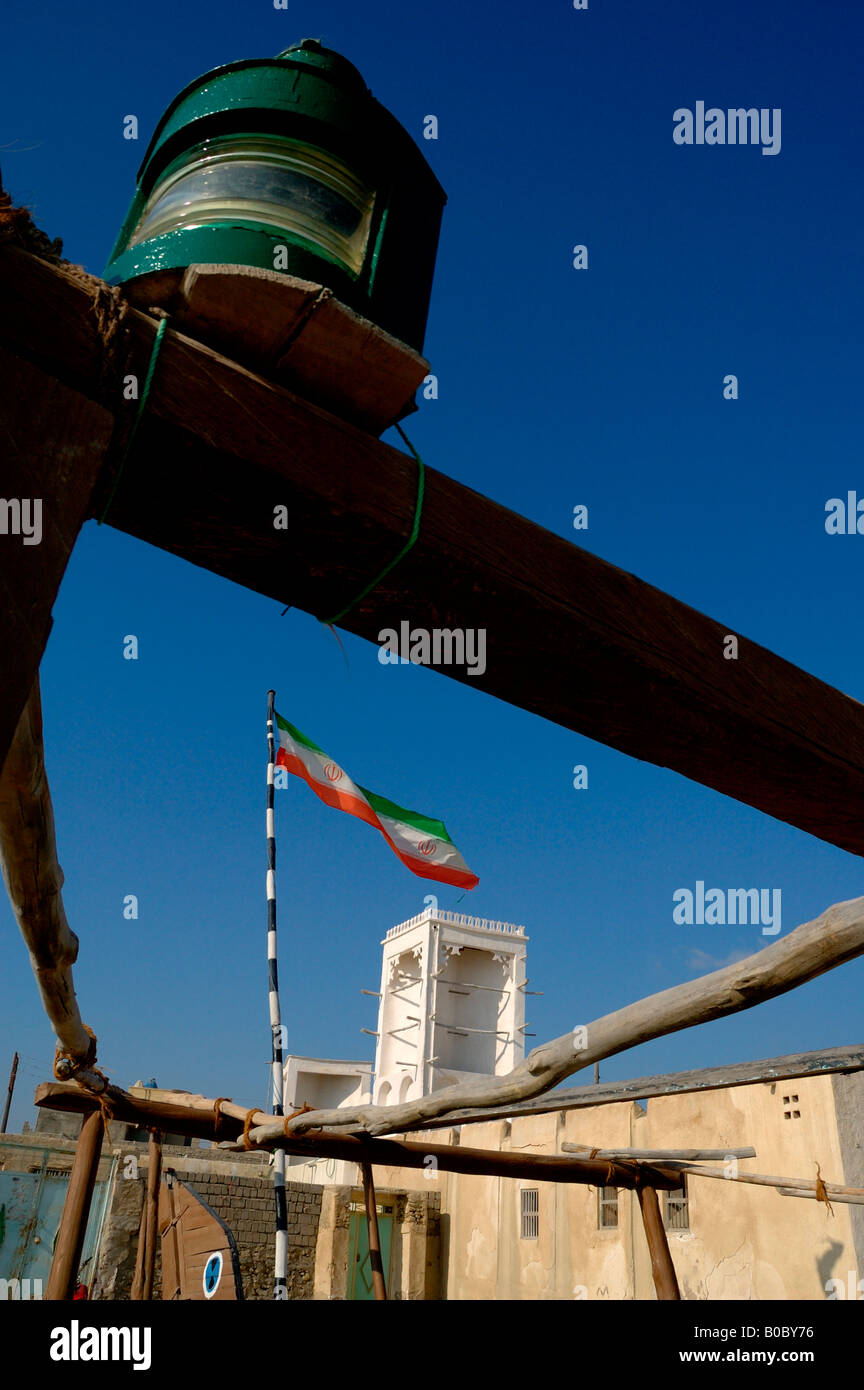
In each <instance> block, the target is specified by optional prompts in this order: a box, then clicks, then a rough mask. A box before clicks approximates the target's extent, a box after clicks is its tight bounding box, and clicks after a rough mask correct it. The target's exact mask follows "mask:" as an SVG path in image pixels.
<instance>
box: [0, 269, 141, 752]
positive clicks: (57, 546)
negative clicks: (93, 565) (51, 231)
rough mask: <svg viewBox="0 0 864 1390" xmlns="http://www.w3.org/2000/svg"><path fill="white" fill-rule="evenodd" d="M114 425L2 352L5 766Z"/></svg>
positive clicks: (1, 728)
mask: <svg viewBox="0 0 864 1390" xmlns="http://www.w3.org/2000/svg"><path fill="white" fill-rule="evenodd" d="M22 254H23V253H22ZM112 424H113V422H112V418H111V415H110V414H109V413H108V411H106V410H104V409H102V408H101V407H100V406H99V405H97V404H95V403H94V402H93V401H91V400H88V399H87V398H86V396H82V395H80V394H78V393H77V392H75V391H72V390H70V389H68V387H66V386H63V385H62V384H61V383H60V382H59V381H57V380H56V379H54V378H53V377H51V376H48V375H46V374H45V373H44V372H42V371H40V370H39V369H38V368H37V367H34V366H33V365H32V364H31V363H29V362H26V361H23V360H22V359H21V358H19V357H17V356H13V355H12V354H10V353H9V352H6V351H3V350H2V349H0V492H2V497H0V653H2V656H0V659H2V664H3V681H2V684H0V768H2V766H3V762H4V760H5V757H6V753H7V751H8V749H9V745H10V743H11V742H12V736H13V734H14V732H15V728H16V725H17V723H18V719H19V717H20V715H21V711H22V710H23V708H24V705H25V703H26V701H27V696H28V695H29V693H30V690H31V688H32V685H33V681H34V679H35V677H36V673H37V671H38V670H39V662H40V661H41V659H42V653H43V651H44V649H45V643H46V642H47V640H48V634H49V632H50V630H51V609H52V607H53V605H54V600H55V598H56V596H57V590H58V589H59V587H60V581H61V579H62V577H63V573H64V571H65V569H66V564H67V562H68V559H69V555H70V553H71V551H72V547H73V545H74V544H75V540H76V537H77V535H78V532H79V530H80V529H81V526H82V525H83V523H84V521H85V520H86V518H87V516H88V515H89V514H90V510H91V497H92V494H93V490H94V487H95V485H96V481H97V477H98V474H99V469H100V466H101V463H102V460H103V458H104V455H105V451H106V449H107V447H108V441H109V439H110V437H111V429H112ZM37 523H38V524H37Z"/></svg>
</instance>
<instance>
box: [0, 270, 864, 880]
mask: <svg viewBox="0 0 864 1390" xmlns="http://www.w3.org/2000/svg"><path fill="white" fill-rule="evenodd" d="M108 293H109V292H108V291H107V288H106V287H105V286H104V285H103V284H102V282H100V281H96V280H93V279H92V278H91V279H88V278H87V277H85V276H83V275H82V274H81V272H80V271H77V272H75V273H74V275H73V274H72V273H71V272H70V271H65V270H63V269H58V268H55V267H53V266H50V265H48V264H46V263H44V262H41V261H38V260H36V259H35V258H34V257H32V256H29V255H28V254H27V253H26V252H23V251H20V250H18V249H16V248H12V247H5V248H3V249H2V250H0V340H3V341H5V342H7V343H12V344H14V345H15V350H16V351H17V352H18V353H19V354H20V355H21V356H26V357H28V358H30V359H32V360H33V361H37V362H39V363H40V364H42V365H43V367H44V368H45V369H46V370H47V371H49V372H50V373H52V374H53V375H54V376H55V377H57V378H58V379H59V380H61V381H62V382H64V383H65V384H66V385H69V386H72V387H73V388H74V389H76V390H80V391H82V392H83V393H84V394H86V395H88V396H90V397H91V398H93V399H98V400H99V401H100V402H103V403H107V404H109V405H110V407H111V409H112V410H113V411H115V412H116V413H117V414H118V415H122V414H123V412H124V410H125V411H126V417H127V418H128V407H127V406H126V405H125V404H124V402H123V401H122V399H121V398H120V392H119V389H118V386H117V385H116V382H117V380H118V379H119V378H118V375H117V372H116V371H114V372H113V373H112V371H111V370H109V369H108V368H110V366H111V364H107V365H106V352H105V348H104V342H103V336H102V335H100V332H99V329H98V326H97V310H98V308H99V306H100V305H103V306H104V304H105V303H106V296H108ZM154 331H155V324H154V322H153V321H152V320H149V319H148V318H146V317H145V316H144V315H142V314H139V313H137V312H136V311H130V312H129V313H128V314H127V316H126V320H125V321H124V327H123V329H122V332H121V333H120V334H118V335H117V338H118V340H119V339H122V343H123V349H122V355H123V357H124V361H125V358H126V357H127V356H128V360H129V361H130V362H132V363H133V364H134V366H133V370H134V372H135V374H136V375H137V376H138V379H139V381H140V380H142V379H143V375H144V372H145V370H146V367H147V363H148V361H149V358H150V351H151V347H152V343H153V336H154ZM112 379H113V381H114V382H115V384H114V385H113V386H109V385H108V384H106V383H108V382H110V381H111V380H112ZM3 394H4V397H5V398H6V404H5V405H4V407H3V408H4V409H6V410H8V409H9V403H8V397H9V392H8V391H4V393H3ZM79 435H80V430H78V429H76V431H75V438H76V440H77V439H78V438H79ZM540 447H542V445H541V446H540ZM416 492H417V466H416V464H415V462H414V460H413V459H411V458H410V457H408V456H406V455H405V454H402V453H399V452H398V451H396V450H394V449H391V448H389V447H388V446H387V445H384V444H382V443H380V442H379V441H377V440H375V439H373V438H372V437H371V436H368V435H365V434H363V433H362V432H361V431H360V430H358V429H356V428H354V427H352V426H350V425H348V424H345V423H343V422H341V421H338V420H336V419H335V418H334V417H332V416H329V415H327V414H325V413H324V412H323V411H321V410H318V409H316V408H314V407H312V406H309V405H306V404H304V403H303V402H302V401H300V400H299V399H297V398H295V397H293V396H292V395H291V394H290V393H289V392H287V391H286V390H284V389H281V388H279V387H277V386H275V385H273V384H271V383H269V382H266V381H263V380H261V379H260V378H258V377H256V376H254V375H253V374H252V373H250V372H248V371H246V370H244V369H243V368H241V367H239V366H237V365H236V364H235V363H232V362H230V361H229V360H227V359H226V358H223V357H220V356H219V355H218V354H217V353H215V352H213V351H211V350H209V349H207V348H205V347H204V346H202V345H200V344H197V343H194V342H193V341H192V340H190V339H187V338H184V337H183V336H182V335H181V334H179V333H175V332H171V331H169V332H168V333H167V334H166V337H165V340H164V342H163V346H162V350H161V357H160V362H159V367H158V370H157V372H156V374H155V378H154V382H153V389H152V394H151V399H150V403H149V406H148V411H147V415H146V419H145V421H144V423H143V425H142V428H141V429H140V430H139V432H138V435H137V437H136V444H135V448H134V450H133V453H132V456H131V457H130V458H129V459H128V460H127V462H126V464H125V467H124V470H123V475H122V477H121V479H120V481H119V485H118V487H117V491H116V495H115V498H114V502H113V505H112V508H111V513H110V516H109V520H110V522H111V524H112V525H114V526H117V527H119V528H120V529H121V530H124V531H126V532H128V533H129V534H130V535H134V536H139V537H140V538H141V539H142V540H146V541H149V542H150V543H151V544H154V545H158V546H160V547H162V548H163V549H165V550H168V551H171V552H172V553H173V554H175V555H179V556H182V557H183V558H185V559H188V560H190V561H192V562H193V563H194V564H198V565H203V566H204V567H206V568H207V569H210V570H212V571H213V572H214V573H217V574H220V575H223V576H225V577H226V578H228V579H233V580H235V581H236V582H237V583H240V584H243V585H245V586H247V587H248V588H251V589H254V590H257V591H258V592H259V593H262V594H266V595H268V596H269V597H271V598H274V599H277V600H278V601H279V602H281V603H286V604H293V605H294V606H296V607H299V608H302V609H304V610H305V611H306V612H308V613H312V614H315V615H317V616H319V617H321V618H330V617H331V616H332V615H334V614H337V613H339V612H340V611H341V610H342V609H343V608H344V607H345V606H346V605H348V604H350V603H351V601H352V600H353V599H355V598H356V596H357V595H358V593H359V592H360V591H361V590H362V589H363V588H364V587H365V586H366V585H367V584H368V583H369V582H370V580H372V579H373V578H374V577H375V575H376V574H377V573H379V572H380V570H381V569H382V567H383V566H384V565H385V564H386V563H387V562H389V561H390V560H391V559H392V558H393V556H394V555H395V554H396V553H397V552H398V551H399V550H400V549H401V547H402V545H403V543H404V541H405V539H406V537H407V536H408V534H409V532H410V530H411V521H412V517H413V513H414V506H415V498H416ZM169 499H170V505H168V502H169ZM277 506H285V507H287V509H288V517H289V525H288V529H287V530H277V529H275V528H274V524H273V522H274V508H276V507H277ZM562 524H563V518H562ZM403 622H405V623H407V624H408V627H409V629H410V628H412V627H418V628H423V629H426V630H429V629H433V628H447V629H454V628H461V629H466V628H468V629H471V628H475V629H483V630H484V631H485V633H486V669H485V671H483V672H482V674H481V673H479V672H478V673H477V674H473V675H472V674H469V672H468V669H467V667H466V666H457V665H449V666H442V667H440V668H439V669H440V671H441V672H442V674H444V675H447V676H450V677H452V678H455V679H457V680H460V681H463V682H464V683H465V684H467V685H469V686H471V687H472V688H474V689H475V690H482V691H484V692H486V693H487V694H491V695H496V696H498V697H499V698H501V699H503V700H507V701H509V702H510V703H511V704H514V705H518V706H520V707H521V708H523V709H526V710H530V711H531V712H532V713H535V714H539V715H542V716H543V717H544V718H546V719H550V720H553V721H554V722H555V723H558V724H561V725H562V726H563V727H565V728H568V729H573V730H575V731H577V732H579V733H582V734H585V735H587V736H588V737H590V738H593V739H598V740H600V741H601V742H603V743H607V744H609V745H610V746H611V747H614V748H617V749H620V750H621V751H622V752H624V753H627V754H629V755H630V756H632V757H635V758H641V759H646V760H648V761H650V762H654V763H657V764H659V765H660V766H664V767H670V768H672V769H674V770H675V771H677V772H679V773H681V774H683V775H684V776H687V777H690V778H692V779H693V780H694V781H697V782H701V783H703V784H704V785H705V786H708V787H712V788H714V789H715V790H717V791H720V792H723V793H724V794H725V795H727V796H731V797H734V798H736V799H737V800H739V801H743V802H745V803H747V804H748V805H751V806H755V807H757V808H758V809H759V810H761V811H764V812H765V813H766V814H768V815H772V816H775V817H777V818H778V819H779V820H783V821H786V822H788V823H789V824H791V825H795V826H798V827H799V828H800V829H803V830H806V831H808V832H809V833H810V834H813V835H816V836H818V837H819V838H821V839H823V840H826V841H828V842H829V843H830V844H834V845H839V846H840V847H841V848H843V849H846V850H849V851H850V852H852V853H854V854H864V707H862V705H861V704H860V703H859V702H858V701H857V700H853V699H851V698H850V697H848V696H846V695H843V694H841V693H840V692H839V691H837V690H835V689H833V688H832V687H831V686H829V685H826V684H825V683H824V682H822V681H820V680H818V679H817V678H816V677H814V676H811V675H808V674H807V673H805V672H804V671H801V670H799V669H798V668H797V667H795V666H793V665H791V664H790V663H789V662H787V661H784V660H783V659H782V658H781V657H779V656H776V655H774V654H773V653H771V652H769V651H767V650H766V649H765V648H764V647H760V646H758V645H757V644H755V643H751V642H748V641H747V640H746V639H745V638H744V637H742V636H740V634H737V633H736V627H735V624H734V622H722V623H721V622H716V621H714V620H713V619H711V618H707V617H705V616H703V615H702V614H700V613H698V612H696V611H695V610H694V609H692V608H689V607H687V605H685V604H683V603H680V602H679V601H678V600H676V599H674V598H672V597H671V596H670V595H668V594H665V593H663V592H662V591H660V590H659V589H656V588H654V587H652V586H651V585H649V584H646V583H644V582H643V581H641V580H639V579H637V578H635V577H634V576H633V575H631V574H628V573H626V572H625V571H624V570H621V569H618V568H616V567H615V566H614V565H610V564H608V563H607V562H606V561H604V560H601V559H599V558H598V557H597V556H595V555H592V554H591V553H589V552H588V551H585V550H582V549H580V548H579V546H577V545H575V544H573V543H572V542H571V541H569V540H565V539H564V538H563V537H561V536H557V535H553V534H551V533H550V532H548V531H544V530H543V529H542V528H541V527H539V526H536V525H534V524H533V523H532V522H530V521H527V520H526V519H525V518H524V517H521V516H518V515H516V514H515V513H513V512H510V511H508V510H507V509H506V508H504V507H501V506H499V505H498V504H496V503H495V502H492V501H490V500H489V499H488V498H485V497H482V496H480V495H479V494H478V493H476V492H474V491H472V490H471V489H470V488H467V487H464V486H462V485H460V484H459V483H457V482H454V481H453V480H452V479H450V478H448V477H446V476H445V475H444V474H442V473H440V472H438V471H436V470H435V469H433V468H427V470H426V491H425V501H424V505H423V517H422V523H421V526H420V534H419V539H418V542H417V544H416V545H415V546H414V548H413V550H412V551H411V552H410V554H409V555H407V556H406V557H405V558H404V560H403V561H402V562H401V563H400V564H399V565H398V566H396V568H395V569H394V570H392V571H391V573H390V574H389V575H388V576H387V578H386V580H384V581H383V582H382V583H380V584H379V585H378V586H377V588H375V589H374V590H373V592H372V593H371V594H369V595H368V597H367V598H365V599H364V600H363V601H362V602H361V603H359V604H357V605H356V606H355V607H354V608H352V609H351V611H350V612H349V613H348V615H347V616H346V617H345V618H344V619H343V620H341V622H340V625H341V626H343V627H345V628H346V629H348V630H349V631H351V632H355V633H358V634H359V635H361V636H363V637H366V638H368V639H369V640H371V641H373V642H375V641H377V640H378V634H379V632H380V631H381V630H382V629H384V628H393V629H396V630H400V629H401V624H402V623H403ZM728 633H732V634H735V635H737V636H738V637H739V651H738V659H737V660H726V659H725V656H724V651H725V649H726V643H725V638H726V635H727V634H728ZM25 693H26V692H25ZM814 787H816V788H818V795H814V793H813V788H814Z"/></svg>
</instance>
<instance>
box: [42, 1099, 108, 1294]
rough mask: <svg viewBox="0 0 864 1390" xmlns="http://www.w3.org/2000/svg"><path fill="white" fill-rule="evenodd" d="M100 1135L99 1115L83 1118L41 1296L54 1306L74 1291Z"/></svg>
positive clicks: (88, 1213)
mask: <svg viewBox="0 0 864 1390" xmlns="http://www.w3.org/2000/svg"><path fill="white" fill-rule="evenodd" d="M104 1131H105V1126H104V1123H103V1120H102V1111H101V1110H98V1109H97V1110H94V1111H93V1112H92V1113H91V1114H90V1115H88V1116H87V1118H86V1120H85V1121H84V1123H83V1125H82V1126H81V1133H80V1134H79V1136H78V1144H77V1147H76V1149H75V1160H74V1162H73V1164H72V1172H71V1173H70V1174H69V1186H68V1188H67V1190H66V1201H65V1202H64V1203H63V1215H62V1216H61V1218H60V1230H59V1232H58V1233H57V1244H56V1246H55V1248H54V1259H53V1260H52V1262H51V1273H50V1275H49V1276H48V1288H47V1290H46V1292H45V1297H46V1299H49V1300H53V1301H54V1302H60V1303H62V1302H68V1300H70V1299H71V1297H72V1294H73V1293H74V1291H75V1280H76V1279H77V1277H78V1266H79V1264H80V1263H81V1250H82V1248H83V1245H84V1232H85V1231H86V1229H87V1219H88V1217H89V1215H90V1202H91V1200H92V1197H93V1187H94V1185H95V1183H96V1173H97V1171H98V1169H99V1156H100V1154H101V1152H102V1135H103V1134H104Z"/></svg>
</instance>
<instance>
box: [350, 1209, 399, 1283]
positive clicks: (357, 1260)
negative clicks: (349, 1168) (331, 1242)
mask: <svg viewBox="0 0 864 1390" xmlns="http://www.w3.org/2000/svg"><path fill="white" fill-rule="evenodd" d="M377 1212H378V1239H379V1240H380V1242H381V1267H382V1269H383V1270H384V1283H385V1285H386V1286H387V1295H388V1297H389V1296H390V1236H391V1232H392V1229H393V1203H392V1202H387V1201H383V1202H378V1203H377ZM348 1297H349V1298H356V1299H361V1300H365V1299H369V1300H371V1299H374V1297H375V1294H374V1292H373V1289H372V1266H371V1264H370V1263H369V1226H368V1223H367V1221H366V1208H365V1207H364V1205H363V1203H362V1202H352V1203H351V1216H350V1222H349V1229H348Z"/></svg>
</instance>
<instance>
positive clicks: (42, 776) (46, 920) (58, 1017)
mask: <svg viewBox="0 0 864 1390" xmlns="http://www.w3.org/2000/svg"><path fill="white" fill-rule="evenodd" d="M0 868H2V872H3V880H4V882H5V884H6V889H7V892H8V894H9V900H10V902H11V904H12V909H13V911H14V913H15V918H16V920H17V922H18V926H19V928H20V930H21V935H22V936H23V938H24V941H25V943H26V945H27V949H28V951H29V952H30V964H31V965H32V967H33V973H34V975H35V976H36V983H37V985H38V986H39V993H40V995H41V996H42V1004H43V1006H44V1008H45V1012H46V1013H47V1015H48V1018H49V1020H50V1022H51V1026H52V1028H53V1029H54V1032H55V1034H56V1036H57V1040H58V1042H59V1044H60V1049H61V1052H62V1053H63V1054H65V1056H63V1057H61V1059H60V1061H59V1063H58V1072H59V1074H61V1075H64V1076H65V1077H66V1078H71V1077H72V1076H73V1075H77V1076H79V1077H80V1079H81V1080H82V1081H84V1082H85V1083H87V1084H91V1085H92V1086H93V1089H95V1090H101V1089H102V1088H103V1087H104V1085H105V1082H104V1079H103V1078H102V1077H100V1076H98V1075H97V1074H95V1073H93V1072H91V1071H89V1070H88V1068H89V1065H90V1064H91V1063H92V1061H93V1060H94V1059H95V1055H96V1040H95V1038H94V1037H93V1036H92V1035H91V1034H90V1033H88V1032H87V1030H86V1029H85V1027H84V1022H83V1020H82V1018H81V1014H80V1011H79V1009H78V1000H77V999H76V997H75V987H74V984H73V982H72V966H73V964H74V962H75V961H76V960H77V958H78V938H77V936H76V935H75V933H74V932H73V931H72V930H71V929H70V927H69V923H68V922H67V920H66V913H65V911H64V909H63V897H62V893H61V889H62V887H63V871H62V869H61V868H60V864H59V862H58V858H57V841H56V837H55V833H54V810H53V807H52V805H51V793H50V790H49V787H48V777H47V774H46V772H45V753H44V748H43V744H42V703H41V699H40V693H39V678H38V676H37V678H36V680H35V681H34V682H33V686H32V689H31V691H30V696H29V698H28V700H27V703H26V705H25V706H24V710H23V712H22V714H21V718H20V719H19V721H18V725H17V728H16V730H15V735H14V738H13V740H12V744H11V747H10V749H9V753H8V756H7V758H6V762H5V763H4V765H3V769H2V773H0Z"/></svg>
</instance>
